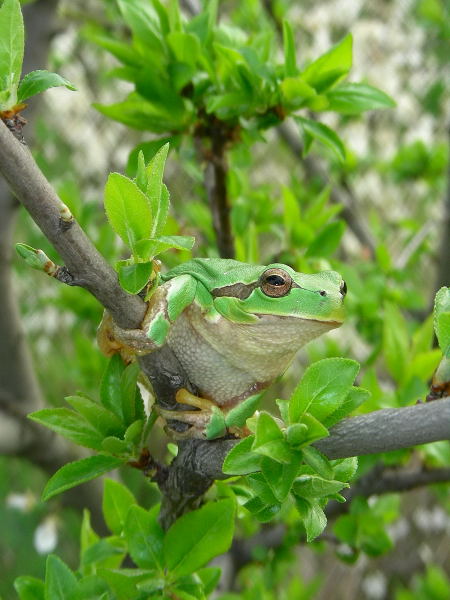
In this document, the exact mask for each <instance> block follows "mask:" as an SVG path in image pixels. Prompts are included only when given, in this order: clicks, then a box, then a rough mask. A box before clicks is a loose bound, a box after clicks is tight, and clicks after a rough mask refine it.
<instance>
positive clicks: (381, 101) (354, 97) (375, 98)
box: [327, 83, 395, 115]
mask: <svg viewBox="0 0 450 600" xmlns="http://www.w3.org/2000/svg"><path fill="white" fill-rule="evenodd" d="M327 98H328V101H329V105H328V107H327V110H334V111H336V112H339V113H342V114H344V115H356V114H359V113H361V112H364V111H366V110H376V109H380V108H393V107H395V102H394V101H393V100H392V98H390V97H389V96H388V95H387V94H385V93H384V92H382V91H381V90H379V89H377V88H375V87H372V86H371V85H367V84H365V83H345V84H342V85H340V86H339V87H337V88H335V89H332V90H330V91H329V92H328V93H327Z"/></svg>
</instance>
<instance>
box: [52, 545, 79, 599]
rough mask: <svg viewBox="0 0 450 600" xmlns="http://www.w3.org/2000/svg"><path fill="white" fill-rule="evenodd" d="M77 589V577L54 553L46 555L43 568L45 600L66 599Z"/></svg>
mask: <svg viewBox="0 0 450 600" xmlns="http://www.w3.org/2000/svg"><path fill="white" fill-rule="evenodd" d="M76 589H77V578H76V577H75V575H74V573H72V571H71V570H70V569H69V567H68V566H67V565H66V563H64V562H63V561H62V560H61V559H60V558H59V557H58V556H56V555H55V554H49V556H48V557H47V563H46V570H45V600H67V598H69V597H70V596H71V594H74V593H75V591H76Z"/></svg>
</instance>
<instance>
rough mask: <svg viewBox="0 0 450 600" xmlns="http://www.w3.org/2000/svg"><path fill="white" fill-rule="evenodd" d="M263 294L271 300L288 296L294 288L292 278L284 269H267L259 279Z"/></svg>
mask: <svg viewBox="0 0 450 600" xmlns="http://www.w3.org/2000/svg"><path fill="white" fill-rule="evenodd" d="M259 286H260V288H261V290H262V292H263V293H264V294H265V295H266V296H269V297H271V298H281V296H286V294H288V293H289V292H290V290H291V287H292V277H291V276H290V275H289V273H286V271H283V269H267V271H264V273H263V274H262V275H261V277H260V279H259Z"/></svg>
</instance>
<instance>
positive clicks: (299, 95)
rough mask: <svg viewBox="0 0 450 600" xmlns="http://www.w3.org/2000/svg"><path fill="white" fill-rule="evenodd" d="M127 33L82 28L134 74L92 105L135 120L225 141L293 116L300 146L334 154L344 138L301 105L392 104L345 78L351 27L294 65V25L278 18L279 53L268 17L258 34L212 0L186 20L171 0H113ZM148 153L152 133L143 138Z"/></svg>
mask: <svg viewBox="0 0 450 600" xmlns="http://www.w3.org/2000/svg"><path fill="white" fill-rule="evenodd" d="M117 7H118V9H119V12H120V16H121V18H122V19H123V21H124V22H125V23H126V24H127V26H128V28H129V31H130V39H122V40H118V39H117V35H113V34H111V33H110V32H108V31H107V30H106V29H105V30H100V29H98V28H97V30H92V28H91V29H90V30H89V31H88V35H89V37H90V38H91V39H93V40H94V41H95V42H96V43H97V44H98V45H100V46H101V47H103V48H104V49H106V50H107V51H108V52H110V53H111V54H113V55H114V56H115V57H116V59H117V60H118V61H119V63H120V66H119V67H117V68H115V69H113V71H112V73H111V74H112V75H113V76H114V77H118V78H121V79H124V80H125V81H128V82H131V83H132V84H133V85H134V91H133V92H131V93H130V94H129V95H128V96H127V98H126V99H125V100H123V101H121V102H118V103H116V104H112V105H108V106H106V105H100V104H97V105H96V107H97V109H98V110H100V111H101V112H102V113H103V114H105V115H106V116H108V117H109V118H111V119H114V120H116V121H119V122H121V123H124V124H125V125H127V126H129V127H134V128H137V129H139V130H142V129H145V130H148V131H151V132H154V133H169V134H170V135H171V136H172V138H173V141H175V142H176V143H178V141H179V138H178V137H177V136H179V135H180V134H181V135H185V134H187V135H191V134H194V135H195V136H197V137H199V138H208V137H209V138H214V137H215V136H217V135H221V136H223V137H224V138H225V139H227V140H228V142H229V143H231V144H232V143H235V142H236V141H237V140H239V139H240V138H243V137H245V139H247V141H250V140H253V141H255V140H257V139H260V133H259V132H260V131H263V130H265V129H267V128H269V127H273V126H275V125H278V124H279V123H281V122H282V121H283V120H284V119H285V118H287V117H290V116H292V117H294V118H295V119H296V122H297V123H298V125H299V127H300V129H301V131H302V133H303V138H304V146H305V152H308V150H309V149H310V147H311V145H312V143H313V142H314V141H317V142H318V143H320V144H323V145H325V146H326V147H328V148H329V149H330V150H331V152H332V153H334V155H335V156H336V157H337V159H338V160H341V161H343V160H344V159H345V148H344V144H343V143H342V141H341V140H340V138H339V136H338V135H337V134H336V133H335V132H334V131H333V130H332V129H330V128H329V127H328V126H327V125H325V124H323V123H318V122H317V121H316V120H315V119H311V118H310V117H307V116H305V115H302V116H300V115H299V114H298V112H299V111H306V110H308V111H314V112H323V111H332V112H336V113H340V114H343V115H359V114H360V113H362V112H364V111H367V110H373V109H380V108H389V107H392V106H394V102H393V101H392V99H391V98H389V96H387V95H386V94H385V93H383V92H382V91H380V90H378V89H377V88H374V87H372V86H370V85H367V84H365V83H344V80H345V78H346V77H347V76H348V74H349V71H350V69H351V66H352V37H351V35H347V36H345V37H344V38H343V39H342V40H341V41H340V42H339V43H338V44H336V45H335V46H333V47H332V48H331V49H330V50H329V51H328V52H326V53H324V54H323V55H322V56H320V57H319V58H317V59H316V60H315V61H313V62H312V63H310V64H309V65H306V66H303V67H299V66H298V65H297V59H296V49H295V44H294V36H293V32H292V29H291V26H290V24H289V22H288V21H287V20H285V21H283V62H281V63H279V62H277V60H276V52H277V48H276V47H277V42H276V38H275V36H274V34H273V31H272V30H271V29H270V28H269V27H266V28H265V29H262V30H261V31H260V32H259V33H257V34H255V35H249V34H248V33H247V32H245V31H244V30H243V29H239V28H238V27H236V26H230V25H229V24H225V23H218V16H217V12H218V3H217V1H216V0H213V1H212V2H206V3H205V4H204V8H203V10H202V11H201V12H200V13H199V14H198V15H196V16H195V17H193V18H192V19H190V20H188V21H187V20H185V19H184V18H183V16H182V14H181V12H180V8H179V4H178V2H177V1H174V2H171V3H169V4H168V5H164V4H163V3H161V2H159V0H152V1H151V2H146V1H145V0H126V1H125V0H117ZM140 147H141V148H142V149H143V151H144V153H148V155H147V156H148V157H150V156H151V154H152V153H153V152H154V148H155V142H150V143H149V144H148V145H146V144H142V145H141V146H140Z"/></svg>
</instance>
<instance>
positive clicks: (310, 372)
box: [289, 358, 359, 423]
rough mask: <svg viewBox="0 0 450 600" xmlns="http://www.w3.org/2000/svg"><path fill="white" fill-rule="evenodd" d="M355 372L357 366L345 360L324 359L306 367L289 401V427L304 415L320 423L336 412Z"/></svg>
mask: <svg viewBox="0 0 450 600" xmlns="http://www.w3.org/2000/svg"><path fill="white" fill-rule="evenodd" d="M358 371H359V365H358V363H357V362H355V361H354V360H350V359H346V358H325V359H323V360H320V361H318V362H316V363H314V364H312V365H311V366H310V367H308V369H307V370H306V371H305V373H304V375H303V377H302V379H301V381H300V383H299V385H298V386H297V387H296V388H295V390H294V393H293V395H292V398H291V403H290V405H289V418H290V420H291V423H296V422H298V421H299V420H300V417H301V416H302V415H303V414H304V413H305V412H309V413H311V415H313V416H314V417H316V418H317V419H319V420H321V419H324V418H325V417H327V416H328V415H329V414H331V413H332V412H334V411H335V410H337V409H338V408H339V407H340V406H341V404H343V402H344V401H345V398H346V396H347V394H348V392H349V390H350V388H351V387H352V385H353V381H354V380H355V377H356V375H357V373H358Z"/></svg>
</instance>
